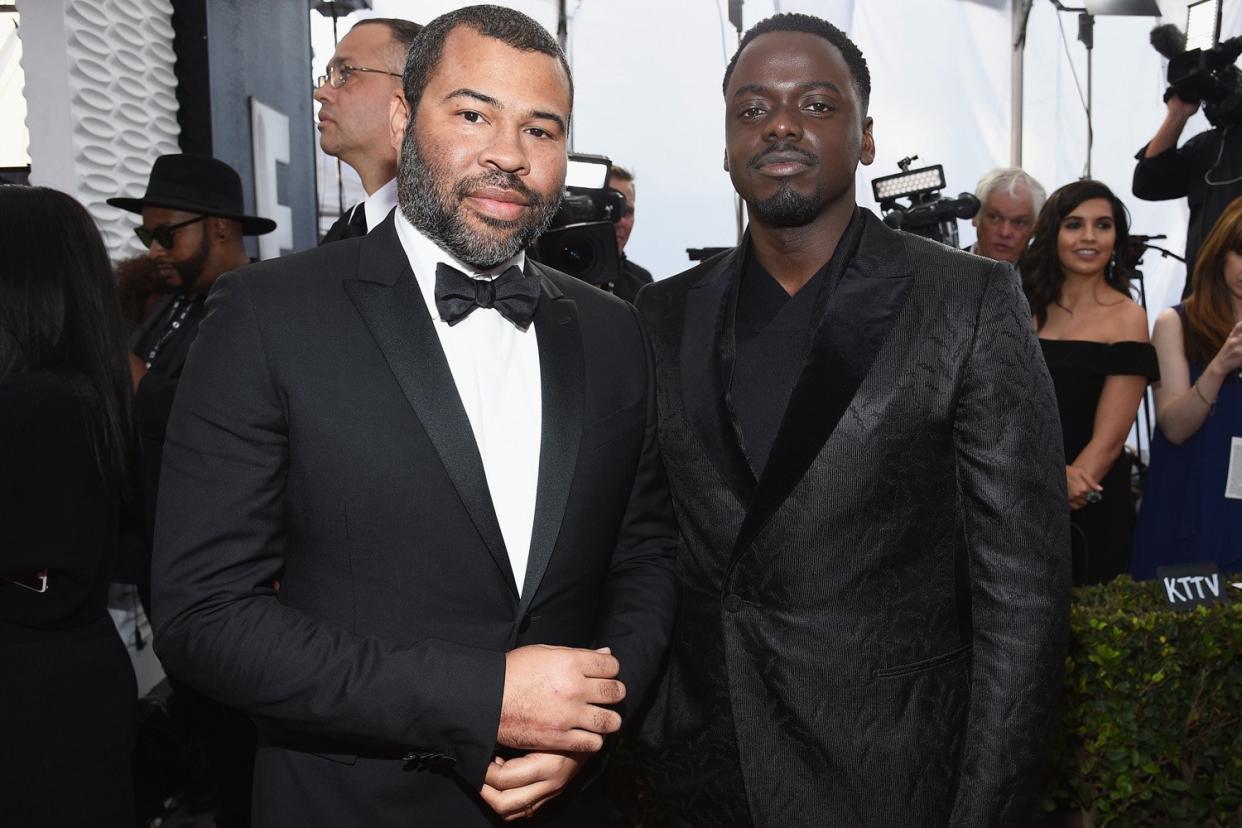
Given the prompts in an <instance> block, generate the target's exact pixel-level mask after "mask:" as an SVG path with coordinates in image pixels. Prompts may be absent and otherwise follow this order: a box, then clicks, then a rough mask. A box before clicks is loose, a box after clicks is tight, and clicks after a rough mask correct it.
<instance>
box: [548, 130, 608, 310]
mask: <svg viewBox="0 0 1242 828" xmlns="http://www.w3.org/2000/svg"><path fill="white" fill-rule="evenodd" d="M611 170H612V161H610V160H609V159H608V158H606V157H604V156H602V155H580V154H577V153H572V154H570V156H569V167H568V169H567V170H566V174H565V190H564V192H563V193H562V195H561V206H560V208H559V209H558V210H557V211H556V215H555V216H553V217H552V226H551V227H550V228H549V229H548V230H546V231H545V232H544V234H543V235H542V236H540V237H539V238H538V239H537V240H536V242H535V254H536V256H535V257H536V258H537V259H538V260H539V261H540V262H543V263H544V264H546V265H548V266H549V267H554V268H556V269H557V270H560V271H562V272H564V273H568V274H569V275H570V276H574V277H576V278H578V279H581V280H582V281H584V282H588V283H589V284H592V285H595V286H596V287H598V288H602V289H604V290H609V289H610V288H611V286H612V284H613V283H615V282H617V281H618V280H619V279H620V277H621V256H620V254H619V253H618V252H617V235H616V230H615V228H614V226H613V225H615V224H616V222H618V221H620V220H621V217H622V216H624V215H625V196H624V195H622V194H621V193H619V192H617V191H616V190H613V189H609V187H608V175H609V173H610V172H611Z"/></svg>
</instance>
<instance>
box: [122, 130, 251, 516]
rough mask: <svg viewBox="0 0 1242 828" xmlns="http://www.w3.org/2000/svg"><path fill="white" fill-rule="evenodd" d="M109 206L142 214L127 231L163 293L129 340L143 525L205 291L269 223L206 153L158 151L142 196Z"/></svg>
mask: <svg viewBox="0 0 1242 828" xmlns="http://www.w3.org/2000/svg"><path fill="white" fill-rule="evenodd" d="M108 204H110V205H111V206H113V207H119V208H121V209H122V210H127V211H129V212H131V213H138V214H140V215H141V216H142V224H141V225H139V226H138V227H135V228H134V232H135V233H136V234H137V235H138V238H139V240H140V241H141V242H142V243H143V244H144V245H145V246H147V247H148V248H150V251H151V252H150V254H149V256H150V258H151V260H152V261H153V262H154V263H155V266H156V272H157V274H158V278H159V281H160V283H161V285H162V286H163V288H164V289H165V290H166V291H167V292H168V296H167V297H166V298H165V299H164V300H163V301H161V302H159V303H157V304H156V305H155V307H153V308H152V309H151V312H150V313H148V314H147V317H146V318H145V319H144V320H143V321H142V324H141V325H140V326H139V329H138V331H136V332H135V334H134V337H133V339H132V341H131V343H130V347H131V350H132V353H131V358H130V364H131V367H132V369H133V375H134V388H135V405H136V406H137V409H138V419H139V425H140V428H141V431H142V448H143V490H144V496H145V501H146V513H147V519H148V524H150V522H151V521H153V520H154V516H155V493H156V491H157V490H158V485H159V471H160V459H161V457H160V455H161V453H162V449H163V445H164V427H165V425H167V423H168V414H169V411H170V410H171V409H172V401H173V396H174V395H175V394H176V392H177V382H178V381H179V380H180V379H181V368H182V366H183V365H184V364H185V357H186V354H187V353H188V352H189V349H190V343H191V342H193V341H194V335H195V334H196V333H197V332H198V322H199V320H200V319H201V318H202V315H203V303H204V301H205V300H206V298H207V292H208V291H209V290H210V289H211V286H212V284H213V283H214V282H215V280H216V279H217V277H219V276H220V274H222V273H227V272H228V271H230V270H236V269H237V268H239V267H243V266H245V265H247V264H249V263H250V257H249V256H248V255H247V253H246V248H245V246H244V245H243V243H242V237H243V236H258V235H262V234H264V233H270V232H272V231H273V230H275V229H276V222H274V221H272V220H271V219H266V218H259V217H258V216H248V215H246V212H245V206H244V204H243V201H242V186H241V177H240V176H239V175H238V174H237V171H236V170H234V169H233V168H232V167H230V166H229V165H228V164H226V163H224V162H223V161H219V160H217V159H215V158H211V157H209V156H206V155H190V154H184V155H162V156H160V157H159V158H157V159H155V164H154V166H152V168H151V176H150V178H149V179H148V180H147V191H146V193H145V194H144V195H143V196H142V197H141V198H128V197H118V198H110V199H108Z"/></svg>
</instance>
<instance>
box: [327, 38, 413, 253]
mask: <svg viewBox="0 0 1242 828" xmlns="http://www.w3.org/2000/svg"><path fill="white" fill-rule="evenodd" d="M421 28H422V27H421V26H419V25H418V24H417V23H411V22H410V21H408V20H398V19H396V18H390V17H373V18H370V19H368V20H362V21H359V22H358V23H356V24H355V25H354V27H353V28H352V29H350V30H349V34H347V35H345V37H343V38H341V42H340V43H339V44H337V47H336V52H334V53H333V55H332V59H331V60H330V61H328V66H327V69H326V71H325V74H323V75H320V76H319V77H318V78H317V79H316V83H315V96H314V97H315V100H316V101H317V102H318V103H319V146H320V148H321V149H322V150H323V151H324V152H325V153H326V154H328V155H331V156H332V157H334V158H339V159H340V160H342V161H344V162H345V163H346V164H348V165H349V166H351V167H353V168H354V170H355V171H356V172H357V173H358V177H359V178H361V179H362V188H363V189H364V190H366V192H367V197H366V199H365V200H363V201H360V202H358V203H357V204H355V205H353V206H352V207H350V208H349V209H347V210H346V211H345V212H344V213H342V214H341V217H340V218H339V219H337V220H336V223H334V224H333V225H332V226H331V227H330V228H328V232H327V234H325V235H324V237H323V242H321V244H322V243H326V242H332V241H338V240H340V239H350V238H353V237H355V236H362V235H365V234H366V233H367V231H369V230H370V229H371V228H373V227H376V226H377V225H379V223H380V222H381V221H383V220H384V217H385V216H387V215H388V214H389V213H390V212H391V211H392V208H393V207H396V206H397V181H396V177H397V152H396V150H394V149H393V147H392V143H391V141H390V140H389V133H388V123H389V118H388V112H389V107H390V105H391V104H392V101H393V99H394V98H396V99H398V100H399V99H400V98H401V71H402V69H403V68H404V67H405V53H406V50H407V49H409V46H410V43H412V42H413V41H414V36H415V35H417V34H418V32H419V30H420V29H421Z"/></svg>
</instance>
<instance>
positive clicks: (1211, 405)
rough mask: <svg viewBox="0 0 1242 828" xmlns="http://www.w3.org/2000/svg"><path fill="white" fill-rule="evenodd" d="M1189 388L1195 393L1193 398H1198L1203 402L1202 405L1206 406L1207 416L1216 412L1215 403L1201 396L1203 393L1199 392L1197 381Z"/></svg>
mask: <svg viewBox="0 0 1242 828" xmlns="http://www.w3.org/2000/svg"><path fill="white" fill-rule="evenodd" d="M1190 388H1191V390H1193V391H1194V392H1195V396H1196V397H1198V398H1199V399H1201V400H1203V404H1204V405H1206V406H1207V407H1208V414H1209V415H1210V414H1211V413H1212V412H1213V411H1215V410H1216V401H1215V400H1209V399H1208V398H1207V397H1205V396H1203V392H1202V391H1200V390H1199V381H1198V380H1195V383H1194V385H1192V386H1190Z"/></svg>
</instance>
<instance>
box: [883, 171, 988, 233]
mask: <svg viewBox="0 0 1242 828" xmlns="http://www.w3.org/2000/svg"><path fill="white" fill-rule="evenodd" d="M917 160H918V156H917V155H911V156H910V157H909V158H903V159H901V160H900V161H898V162H897V166H898V167H900V168H901V172H900V173H897V174H896V175H886V176H881V177H880V178H876V179H873V180H872V182H871V191H872V193H873V194H874V195H875V200H876V201H878V202H879V203H880V211H881V212H882V213H883V215H884V223H885V224H887V225H888V226H889V227H892V228H893V229H894V230H905V231H906V232H908V233H914V234H915V235H917V236H922V237H924V238H927V239H931V240H932V241H938V242H940V243H941V244H947V245H949V246H950V247H959V246H960V245H959V243H958V237H957V220H958V219H968V218H974V216H975V213H978V212H979V206H980V205H979V199H977V198H975V196H974V194H973V193H961V194H960V195H958V196H957V198H941V197H940V191H941V190H943V189H944V167H943V166H941V165H940V164H935V165H933V166H930V167H920V168H919V169H917V170H912V169H910V165H911V164H912V163H914V162H915V161H917ZM903 198H904V199H907V200H908V201H909V202H910V203H909V204H908V205H902V204H901V203H900V202H899V201H898V199H903Z"/></svg>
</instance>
